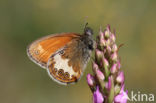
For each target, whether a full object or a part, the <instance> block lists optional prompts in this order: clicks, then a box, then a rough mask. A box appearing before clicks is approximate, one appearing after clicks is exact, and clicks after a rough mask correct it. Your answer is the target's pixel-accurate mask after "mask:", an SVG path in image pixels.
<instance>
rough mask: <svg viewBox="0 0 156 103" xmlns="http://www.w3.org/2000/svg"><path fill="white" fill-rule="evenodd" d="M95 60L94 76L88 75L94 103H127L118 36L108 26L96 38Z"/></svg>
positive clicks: (93, 65) (93, 66)
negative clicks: (117, 42) (117, 41)
mask: <svg viewBox="0 0 156 103" xmlns="http://www.w3.org/2000/svg"><path fill="white" fill-rule="evenodd" d="M96 38H97V40H96V48H95V59H94V60H93V63H92V68H93V69H92V70H93V74H94V76H92V75H91V74H88V75H87V83H88V85H89V87H90V89H91V91H92V93H93V103H127V99H128V95H127V91H126V92H125V91H124V79H125V78H124V73H123V71H121V70H120V68H121V64H120V59H119V55H118V49H119V48H120V46H119V47H118V46H117V44H116V43H115V41H116V35H115V33H112V32H111V30H110V26H109V25H108V26H107V27H106V29H105V30H104V32H102V30H101V28H100V32H99V35H98V36H97V37H96Z"/></svg>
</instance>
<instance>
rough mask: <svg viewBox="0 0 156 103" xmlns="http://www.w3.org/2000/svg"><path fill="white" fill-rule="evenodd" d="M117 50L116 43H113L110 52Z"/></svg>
mask: <svg viewBox="0 0 156 103" xmlns="http://www.w3.org/2000/svg"><path fill="white" fill-rule="evenodd" d="M117 50H118V47H117V45H116V44H114V45H113V46H112V52H117Z"/></svg>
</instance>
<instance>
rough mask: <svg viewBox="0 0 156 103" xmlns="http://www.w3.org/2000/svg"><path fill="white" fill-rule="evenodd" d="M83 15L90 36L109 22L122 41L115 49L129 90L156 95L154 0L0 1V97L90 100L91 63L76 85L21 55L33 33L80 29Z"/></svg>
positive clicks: (35, 102) (10, 102)
mask: <svg viewBox="0 0 156 103" xmlns="http://www.w3.org/2000/svg"><path fill="white" fill-rule="evenodd" d="M86 17H88V18H87V21H88V22H89V26H91V27H92V28H93V29H94V32H95V35H98V31H99V27H100V26H102V27H103V28H105V27H106V25H107V24H110V25H111V28H112V29H113V28H114V29H115V30H116V33H117V44H118V45H119V44H121V43H124V44H125V45H124V46H123V47H122V48H121V49H120V52H119V54H120V57H121V63H122V70H124V72H125V76H126V89H128V90H129V93H130V91H131V90H134V91H135V92H136V93H137V91H140V92H141V93H153V94H156V80H155V78H156V74H155V72H156V67H155V64H156V1H155V0H0V102H1V103H91V102H92V94H91V91H90V89H89V88H88V85H87V83H86V74H87V73H91V72H92V71H91V67H90V65H91V63H89V64H88V67H87V69H86V71H85V73H84V76H83V77H82V79H81V80H80V81H79V82H78V83H77V84H75V85H69V86H62V85H59V84H57V83H55V82H53V81H52V80H51V79H50V77H49V76H48V75H47V72H46V70H43V69H42V68H40V67H39V66H37V65H36V64H34V63H33V62H31V61H30V60H29V59H28V57H27V55H26V47H27V45H28V44H29V43H30V42H32V41H33V40H35V39H37V38H39V37H42V36H45V35H48V34H51V33H61V32H78V33H82V32H83V28H84V24H85V20H86Z"/></svg>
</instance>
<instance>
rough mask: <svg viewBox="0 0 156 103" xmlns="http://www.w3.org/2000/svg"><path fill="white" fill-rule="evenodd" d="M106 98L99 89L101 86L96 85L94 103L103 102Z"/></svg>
mask: <svg viewBox="0 0 156 103" xmlns="http://www.w3.org/2000/svg"><path fill="white" fill-rule="evenodd" d="M103 101H104V98H103V95H102V93H101V92H100V90H99V86H97V87H96V91H95V92H94V93H93V102H94V103H103Z"/></svg>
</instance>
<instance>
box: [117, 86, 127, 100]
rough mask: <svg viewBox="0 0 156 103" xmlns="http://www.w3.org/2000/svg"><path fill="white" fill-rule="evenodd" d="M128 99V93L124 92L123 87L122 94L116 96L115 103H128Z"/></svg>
mask: <svg viewBox="0 0 156 103" xmlns="http://www.w3.org/2000/svg"><path fill="white" fill-rule="evenodd" d="M128 99H129V98H128V91H126V92H125V91H124V85H123V86H122V88H121V91H120V93H119V94H118V95H117V96H115V98H114V102H115V103H127V100H128Z"/></svg>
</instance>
